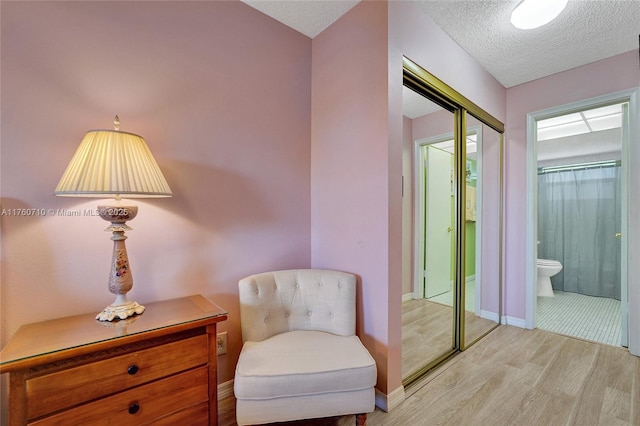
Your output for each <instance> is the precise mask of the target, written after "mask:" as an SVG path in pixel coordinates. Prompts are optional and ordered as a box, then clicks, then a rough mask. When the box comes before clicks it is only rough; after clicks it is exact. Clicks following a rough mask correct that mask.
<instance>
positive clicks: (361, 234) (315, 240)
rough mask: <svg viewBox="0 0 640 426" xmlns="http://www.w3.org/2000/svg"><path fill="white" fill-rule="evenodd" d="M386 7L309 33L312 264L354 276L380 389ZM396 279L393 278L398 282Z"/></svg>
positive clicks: (384, 324)
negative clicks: (322, 30)
mask: <svg viewBox="0 0 640 426" xmlns="http://www.w3.org/2000/svg"><path fill="white" fill-rule="evenodd" d="M386 22H387V9H386V5H385V4H384V3H383V2H364V3H360V4H358V5H357V6H355V7H354V8H353V9H351V10H350V11H349V12H348V13H347V14H346V15H345V16H343V17H342V18H341V19H340V20H338V21H337V22H336V23H334V24H333V25H332V26H331V27H330V28H328V29H327V30H325V31H324V32H323V33H322V34H320V35H319V36H317V37H316V38H315V39H313V60H312V63H313V70H312V76H313V78H312V111H313V118H312V133H311V226H312V242H311V253H312V265H313V266H314V267H318V268H325V267H326V268H334V269H340V270H346V271H350V272H353V273H355V274H357V275H359V276H360V287H359V298H358V314H359V317H358V334H359V336H360V338H361V339H362V341H363V342H364V344H365V345H366V346H367V348H368V349H369V351H370V352H371V354H372V355H373V357H374V358H375V359H376V363H377V365H378V385H377V387H378V389H380V390H381V391H383V392H386V390H387V386H386V383H387V364H388V359H387V358H388V349H387V348H388V346H389V328H388V320H389V318H388V309H389V308H388V306H389V269H390V268H389V211H388V210H389V209H388V206H389V200H388V198H389V194H388V192H389V189H388V176H389V158H388V157H389V154H388V140H389V138H388V130H387V112H388V108H387V96H388V95H387V89H386V88H387V52H386V36H387V32H386V25H387V24H386ZM398 283H399V282H398Z"/></svg>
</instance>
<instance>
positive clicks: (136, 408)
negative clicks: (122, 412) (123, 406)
mask: <svg viewBox="0 0 640 426" xmlns="http://www.w3.org/2000/svg"><path fill="white" fill-rule="evenodd" d="M138 411H140V404H138V403H137V402H134V403H132V404H131V405H129V414H135V413H137V412H138Z"/></svg>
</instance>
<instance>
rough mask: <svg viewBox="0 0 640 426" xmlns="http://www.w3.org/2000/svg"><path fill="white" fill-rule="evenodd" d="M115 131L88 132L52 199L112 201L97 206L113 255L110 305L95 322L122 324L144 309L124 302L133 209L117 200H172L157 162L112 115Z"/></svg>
mask: <svg viewBox="0 0 640 426" xmlns="http://www.w3.org/2000/svg"><path fill="white" fill-rule="evenodd" d="M113 125H114V130H91V131H89V132H87V134H86V135H85V136H84V138H83V139H82V142H81V143H80V146H79V147H78V149H77V151H76V153H75V154H74V155H73V158H71V162H70V163H69V165H68V166H67V169H66V170H65V172H64V174H63V175H62V178H61V179H60V182H59V183H58V186H57V187H56V189H55V192H54V194H55V195H58V196H63V197H96V198H115V202H114V203H112V204H110V205H107V206H98V214H99V215H100V217H101V218H103V219H104V220H106V221H108V222H111V225H110V226H109V227H107V229H105V231H110V232H112V233H113V234H112V236H111V240H113V256H112V259H111V270H110V272H109V281H108V286H109V291H110V292H111V293H113V294H114V295H115V296H116V299H115V301H114V302H113V303H112V304H110V305H109V306H107V307H106V308H104V310H103V311H102V312H100V313H99V314H98V315H96V319H98V320H100V321H112V320H114V319H117V318H118V319H125V318H128V317H131V316H133V315H136V314H142V313H143V312H144V309H145V308H144V306H142V305H140V304H138V303H137V302H133V301H129V300H127V293H128V292H129V291H130V290H131V288H132V287H133V278H132V276H131V268H130V266H129V258H128V256H127V249H126V246H125V244H124V241H125V240H126V239H127V237H126V236H125V235H124V233H125V231H129V230H131V228H130V227H129V226H127V224H126V222H127V221H129V220H132V219H133V218H134V217H136V215H137V214H138V207H137V206H135V205H134V206H132V205H127V204H125V202H124V201H122V198H158V197H171V195H172V194H171V189H170V188H169V185H168V184H167V181H166V180H165V178H164V176H163V175H162V172H161V171H160V167H158V163H156V160H155V159H154V158H153V155H152V154H151V151H150V150H149V148H148V147H147V144H146V143H145V141H144V139H143V138H142V137H140V136H138V135H135V134H133V133H128V132H122V131H120V119H119V118H118V116H117V115H116V117H115V120H114V122H113Z"/></svg>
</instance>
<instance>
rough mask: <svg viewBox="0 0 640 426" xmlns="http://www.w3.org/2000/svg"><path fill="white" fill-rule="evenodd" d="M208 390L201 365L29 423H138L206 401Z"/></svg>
mask: <svg viewBox="0 0 640 426" xmlns="http://www.w3.org/2000/svg"><path fill="white" fill-rule="evenodd" d="M208 389H209V386H208V368H207V367H200V368H197V369H195V370H190V371H187V372H184V373H180V374H177V375H174V376H171V377H168V378H166V379H161V380H158V381H155V382H152V383H148V384H146V385H142V386H139V387H136V388H133V389H129V390H127V391H124V392H121V393H119V394H116V395H112V396H110V397H106V398H103V399H101V400H98V401H93V402H89V403H86V404H84V405H81V406H78V407H75V408H72V409H70V410H67V411H63V412H61V413H58V414H54V415H52V416H50V417H46V418H44V419H41V420H38V421H33V422H29V423H28V424H29V425H38V426H44V425H60V426H72V425H91V426H98V425H118V426H127V425H132V426H133V425H136V426H137V425H141V424H144V423H147V422H151V421H153V420H154V419H156V418H162V417H164V416H166V415H167V414H168V413H175V414H174V415H175V416H178V412H179V411H181V410H183V409H191V408H192V407H193V406H194V405H199V404H200V403H203V402H206V401H207V400H208V395H209V393H208ZM176 418H178V417H176ZM187 424H191V423H187Z"/></svg>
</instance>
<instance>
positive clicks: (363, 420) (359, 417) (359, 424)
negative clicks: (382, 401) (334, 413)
mask: <svg viewBox="0 0 640 426" xmlns="http://www.w3.org/2000/svg"><path fill="white" fill-rule="evenodd" d="M366 425H367V413H363V414H356V426H366Z"/></svg>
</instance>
